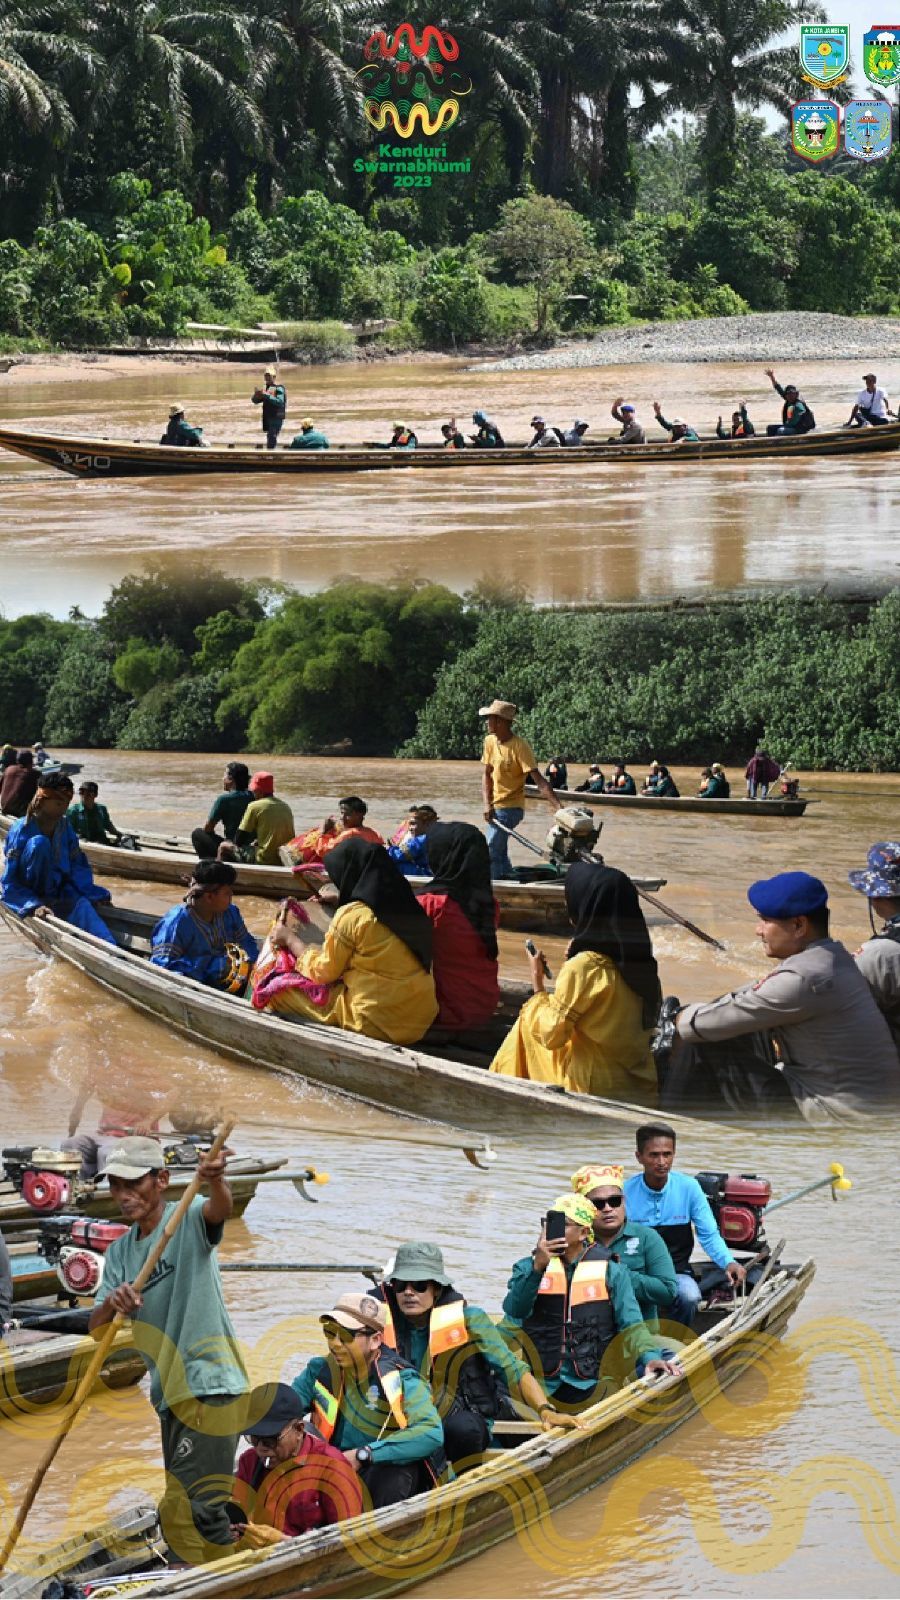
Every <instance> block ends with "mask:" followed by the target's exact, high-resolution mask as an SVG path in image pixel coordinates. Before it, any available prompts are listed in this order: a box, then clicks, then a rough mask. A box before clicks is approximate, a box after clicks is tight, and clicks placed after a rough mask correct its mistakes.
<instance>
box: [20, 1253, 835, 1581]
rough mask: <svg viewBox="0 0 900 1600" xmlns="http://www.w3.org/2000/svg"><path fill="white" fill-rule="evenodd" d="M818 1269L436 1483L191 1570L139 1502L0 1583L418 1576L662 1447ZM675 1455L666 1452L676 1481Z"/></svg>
mask: <svg viewBox="0 0 900 1600" xmlns="http://www.w3.org/2000/svg"><path fill="white" fill-rule="evenodd" d="M814 1272H815V1267H814V1264H813V1262H812V1261H806V1262H804V1263H803V1265H802V1266H799V1267H777V1268H776V1269H775V1271H774V1272H773V1273H772V1274H771V1276H770V1277H769V1278H768V1279H766V1281H765V1282H762V1283H760V1285H759V1286H758V1288H757V1289H756V1290H755V1291H754V1292H753V1293H752V1294H751V1295H750V1296H748V1298H747V1300H746V1302H745V1303H744V1304H743V1305H741V1303H740V1302H739V1303H738V1306H737V1308H736V1309H734V1310H732V1311H730V1312H729V1313H727V1314H726V1315H724V1316H722V1317H721V1318H720V1319H719V1320H718V1322H717V1323H716V1324H715V1325H714V1326H712V1327H711V1328H709V1329H708V1331H707V1332H705V1333H704V1334H703V1335H702V1336H701V1337H700V1338H698V1339H696V1340H695V1341H694V1342H693V1343H692V1344H690V1345H689V1346H688V1347H687V1348H686V1349H685V1350H684V1351H683V1352H682V1356H681V1359H682V1362H683V1365H684V1368H685V1377H684V1378H681V1379H677V1378H665V1379H662V1380H657V1381H643V1382H637V1383H632V1384H629V1385H628V1386H627V1387H625V1388H623V1389H621V1390H620V1391H619V1392H618V1393H616V1394H613V1395H612V1396H611V1397H610V1398H609V1399H607V1400H604V1401H601V1402H600V1403H599V1404H598V1405H596V1406H593V1407H591V1408H590V1409H589V1410H587V1411H585V1412H584V1413H583V1414H582V1420H583V1421H584V1423H585V1427H584V1428H583V1429H577V1430H576V1429H572V1430H569V1429H566V1430H563V1429H561V1428H557V1429H554V1431H553V1432H552V1433H549V1434H541V1433H540V1432H535V1431H534V1429H530V1430H525V1429H523V1430H522V1431H523V1432H526V1431H527V1432H528V1434H529V1435H530V1436H527V1437H526V1438H525V1439H524V1440H523V1442H522V1443H520V1444H518V1445H517V1446H516V1447H515V1448H512V1449H508V1450H502V1449H500V1450H496V1451H491V1452H489V1453H488V1455H487V1458H486V1459H485V1461H484V1462H483V1464H482V1465H481V1466H478V1467H476V1468H475V1469H474V1470H473V1471H472V1472H467V1473H465V1474H464V1475H463V1476H462V1477H460V1478H458V1479H457V1480H456V1481H455V1482H454V1483H451V1484H448V1485H447V1486H446V1487H444V1488H440V1489H436V1490H432V1491H431V1492H430V1493H428V1494H421V1495H417V1496H416V1497H415V1499H413V1500H407V1501H405V1502H403V1503H401V1504H400V1505H396V1506H391V1507H389V1508H388V1509H386V1510H384V1511H378V1512H370V1513H368V1514H365V1513H364V1514H363V1515H362V1516H359V1517H354V1518H352V1519H351V1520H350V1521H347V1522H343V1523H340V1524H338V1525H337V1526H336V1527H331V1528H320V1529H315V1530H313V1531H312V1532H310V1533H305V1534H301V1535H300V1536H299V1537H298V1538H296V1539H291V1540H288V1541H285V1542H284V1543H282V1544H279V1545H277V1546H275V1547H271V1546H270V1547H269V1548H268V1549H267V1550H258V1551H253V1552H248V1553H246V1554H242V1555H232V1556H227V1557H226V1558H225V1559H224V1560H222V1561H217V1562H216V1563H215V1564H214V1565H208V1566H202V1567H193V1568H191V1569H189V1570H188V1571H185V1570H184V1569H182V1570H181V1571H176V1570H172V1569H170V1568H167V1567H166V1566H165V1565H164V1564H163V1562H162V1561H161V1560H160V1559H159V1558H158V1557H154V1555H153V1553H152V1541H153V1540H154V1538H155V1537H156V1535H157V1534H158V1527H157V1525H156V1519H155V1514H154V1513H153V1511H152V1510H151V1509H150V1508H147V1507H141V1508H136V1509H135V1510H134V1511H133V1512H132V1513H130V1514H125V1515H124V1516H121V1517H119V1518H118V1519H116V1520H114V1521H112V1522H110V1523H107V1524H106V1525H105V1526H103V1527H101V1528H93V1529H90V1530H89V1531H87V1532H85V1534H84V1535H83V1536H82V1537H81V1538H80V1539H75V1540H72V1539H69V1540H68V1541H66V1543H65V1544H63V1545H58V1546H57V1547H56V1548H55V1549H53V1548H51V1549H48V1548H47V1547H46V1545H44V1546H43V1547H42V1548H34V1547H32V1550H31V1551H29V1550H28V1549H27V1547H24V1548H21V1549H20V1551H19V1554H18V1557H17V1563H18V1564H17V1566H16V1568H15V1569H14V1570H13V1571H10V1572H8V1573H7V1575H6V1576H5V1577H4V1578H3V1580H2V1581H0V1595H3V1596H4V1597H12V1596H21V1597H24V1596H37V1595H40V1594H41V1593H44V1592H46V1586H47V1584H48V1583H49V1581H50V1580H51V1578H54V1577H61V1578H68V1579H69V1580H71V1581H75V1582H78V1583H80V1584H88V1583H89V1582H90V1581H91V1580H92V1579H93V1580H95V1581H96V1582H97V1583H98V1584H100V1583H101V1582H102V1579H103V1576H104V1574H106V1575H108V1576H110V1577H111V1576H112V1575H113V1573H115V1572H119V1573H123V1572H127V1573H129V1574H130V1575H131V1576H132V1579H133V1585H134V1586H133V1587H132V1584H129V1588H128V1593H129V1596H132V1595H134V1596H140V1595H154V1596H188V1595H190V1596H198V1595H200V1596H203V1595H210V1596H217V1597H221V1600H228V1597H237V1596H242V1597H243V1596H249V1597H256V1596H272V1595H301V1596H305V1595H357V1596H358V1595H366V1596H380V1595H392V1594H399V1593H402V1592H403V1591H404V1590H409V1589H413V1588H416V1589H418V1588H421V1586H422V1585H423V1584H424V1583H426V1582H427V1581H428V1579H429V1578H432V1577H434V1576H436V1575H437V1574H438V1573H440V1574H441V1576H442V1577H443V1575H444V1574H445V1573H446V1572H447V1571H448V1570H449V1569H451V1568H454V1567H459V1566H461V1565H462V1564H463V1563H464V1562H466V1561H469V1560H471V1559H472V1558H473V1557H474V1556H478V1555H482V1554H484V1552H485V1551H487V1550H491V1549H493V1548H494V1547H495V1546H496V1545H498V1544H501V1543H502V1542H503V1541H504V1540H506V1539H509V1538H511V1537H512V1536H513V1535H514V1534H518V1535H519V1536H520V1537H521V1536H522V1535H523V1533H524V1532H525V1530H526V1529H528V1528H531V1527H534V1526H535V1525H536V1524H538V1523H540V1522H546V1519H547V1518H548V1517H549V1516H550V1514H551V1513H552V1512H554V1511H557V1510H559V1509H560V1508H561V1507H562V1506H565V1505H569V1504H570V1503H571V1502H572V1501H574V1500H577V1499H578V1498H579V1497H580V1496H581V1495H583V1494H585V1493H587V1491H588V1490H590V1489H593V1488H596V1487H597V1485H598V1484H601V1483H603V1482H604V1481H605V1480H606V1479H608V1478H610V1477H612V1476H613V1475H614V1474H615V1473H617V1472H620V1471H621V1470H622V1468H623V1467H626V1466H628V1465H629V1464H630V1463H631V1462H633V1461H635V1460H637V1458H638V1457H639V1456H642V1455H644V1454H645V1453H646V1452H647V1451H648V1450H651V1449H656V1448H659V1446H660V1445H661V1444H663V1442H664V1441H665V1440H666V1439H667V1438H668V1437H669V1436H670V1435H671V1434H673V1433H674V1432H675V1430H676V1429H677V1428H680V1427H681V1426H682V1424H683V1423H685V1422H687V1421H688V1420H689V1419H690V1418H691V1417H694V1416H696V1415H697V1413H698V1411H699V1410H700V1408H701V1407H702V1406H704V1405H706V1404H708V1403H710V1402H712V1401H713V1400H714V1399H715V1397H716V1396H717V1395H718V1394H719V1393H720V1391H721V1390H723V1389H727V1388H728V1387H729V1386H730V1385H731V1384H733V1383H734V1382H735V1381H736V1380H737V1379H738V1378H740V1377H741V1376H742V1375H743V1374H744V1373H745V1372H747V1371H748V1370H749V1369H750V1368H752V1367H753V1365H754V1364H755V1363H756V1362H757V1361H759V1360H760V1359H764V1358H765V1357H766V1356H769V1355H770V1352H771V1344H770V1342H769V1341H770V1339H771V1340H774V1339H775V1338H777V1337H779V1336H780V1335H781V1334H782V1333H783V1332H784V1330H785V1328H786V1326H787V1324H788V1321H789V1320H790V1318H791V1317H792V1315H793V1313H794V1312H795V1311H796V1309H797V1307H798V1305H799V1304H800V1302H801V1300H802V1299H803V1296H804V1294H805V1293H806V1290H807V1288H808V1287H809V1284H810V1283H811V1281H812V1278H813V1275H814ZM763 1335H767V1336H768V1337H762V1336H763ZM679 1460H680V1458H676V1457H675V1456H672V1457H670V1458H669V1461H670V1465H671V1471H672V1474H673V1477H672V1481H673V1482H674V1481H676V1480H677V1475H678V1470H679ZM547 1534H548V1538H550V1540H551V1541H553V1542H554V1543H555V1544H556V1545H557V1546H558V1545H559V1539H560V1535H559V1534H558V1532H557V1531H556V1530H554V1529H552V1527H551V1526H549V1525H548V1526H547ZM575 1548H576V1549H577V1539H576V1543H575ZM142 1570H143V1581H142V1579H141V1577H140V1573H141V1571H142ZM562 1576H563V1579H564V1578H565V1574H564V1573H563V1574H562ZM463 1589H464V1580H463ZM461 1592H462V1591H461Z"/></svg>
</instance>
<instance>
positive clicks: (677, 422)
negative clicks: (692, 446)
mask: <svg viewBox="0 0 900 1600" xmlns="http://www.w3.org/2000/svg"><path fill="white" fill-rule="evenodd" d="M653 411H654V414H655V416H656V420H657V422H658V423H659V425H660V427H661V428H665V430H666V432H667V434H668V435H669V437H670V438H671V440H672V443H673V444H677V443H678V440H679V439H699V437H700V435H699V433H698V432H697V429H696V428H692V427H691V425H690V423H689V422H685V420H684V418H683V417H673V418H672V421H671V422H667V421H666V419H665V417H664V416H663V414H662V410H661V409H660V404H659V401H658V400H654V402H653Z"/></svg>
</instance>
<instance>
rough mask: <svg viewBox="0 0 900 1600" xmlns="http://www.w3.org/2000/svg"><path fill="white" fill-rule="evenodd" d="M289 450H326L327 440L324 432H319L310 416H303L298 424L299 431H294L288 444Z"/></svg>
mask: <svg viewBox="0 0 900 1600" xmlns="http://www.w3.org/2000/svg"><path fill="white" fill-rule="evenodd" d="M288 449H289V450H327V449H328V440H327V438H326V437H325V434H324V433H320V432H319V430H318V428H317V427H316V426H315V423H314V422H313V419H312V417H304V418H303V421H302V422H301V424H300V432H299V433H295V434H294V437H293V439H292V440H291V442H290V444H289V445H288Z"/></svg>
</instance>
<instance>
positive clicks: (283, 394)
mask: <svg viewBox="0 0 900 1600" xmlns="http://www.w3.org/2000/svg"><path fill="white" fill-rule="evenodd" d="M250 398H251V399H252V401H253V404H254V405H255V406H262V426H263V432H264V434H265V436H266V449H267V450H274V449H275V446H276V445H277V443H278V435H279V434H280V432H281V430H282V428H283V427H284V418H285V413H286V411H287V390H286V389H285V387H284V384H283V383H279V382H278V374H277V372H276V371H275V368H274V367H266V370H265V372H264V373H263V387H262V388H261V389H254V391H253V394H252V395H251V397H250Z"/></svg>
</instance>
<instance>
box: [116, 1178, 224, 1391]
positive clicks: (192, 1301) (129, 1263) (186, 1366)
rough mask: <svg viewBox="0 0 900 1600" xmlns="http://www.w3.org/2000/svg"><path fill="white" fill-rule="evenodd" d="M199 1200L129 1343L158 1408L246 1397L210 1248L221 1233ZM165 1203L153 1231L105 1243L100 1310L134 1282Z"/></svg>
mask: <svg viewBox="0 0 900 1600" xmlns="http://www.w3.org/2000/svg"><path fill="white" fill-rule="evenodd" d="M205 1204H206V1201H205V1200H204V1198H203V1196H202V1195H198V1196H197V1198H196V1199H195V1200H194V1201H192V1203H191V1206H190V1209H189V1211H188V1213H187V1216H186V1217H185V1218H184V1220H183V1222H182V1224H181V1227H180V1228H179V1229H178V1232H177V1233H176V1235H175V1237H174V1239H172V1240H171V1241H170V1243H169V1244H168V1245H167V1246H166V1249H165V1251H164V1252H163V1255H162V1259H161V1260H160V1261H158V1262H157V1265H156V1268H155V1270H154V1272H153V1273H152V1274H151V1276H150V1281H149V1283H148V1284H147V1285H146V1286H145V1288H144V1290H143V1298H144V1303H143V1305H142V1306H141V1309H140V1311H139V1312H138V1313H137V1315H136V1316H135V1317H134V1319H133V1327H134V1342H135V1345H136V1346H137V1348H138V1350H139V1351H140V1353H141V1355H142V1356H143V1358H144V1360H145V1362H146V1363H147V1369H148V1371H149V1373H150V1401H151V1404H152V1405H153V1406H154V1407H155V1409H156V1410H157V1411H166V1410H170V1409H171V1408H172V1407H173V1406H175V1405H177V1404H178V1403H179V1402H180V1401H183V1400H187V1399H190V1398H192V1397H194V1398H200V1397H201V1396H203V1395H211V1394H234V1395H238V1394H244V1393H245V1392H246V1390H247V1389H248V1388H249V1384H248V1382H247V1373H246V1369H245V1367H244V1363H243V1361H242V1359H241V1355H240V1351H239V1349H238V1346H237V1340H236V1338H235V1332H234V1329H233V1327H232V1326H231V1322H230V1319H229V1316H228V1312H227V1311H226V1309H225V1301H224V1299H223V1296H222V1279H221V1277H220V1276H219V1267H218V1263H217V1261H216V1256H215V1247H216V1245H217V1244H218V1243H219V1242H220V1240H221V1238H222V1233H223V1231H224V1229H223V1227H222V1225H221V1224H219V1225H217V1226H216V1227H212V1228H207V1225H206V1223H205V1221H204V1219H203V1207H204V1205H205ZM174 1210H175V1206H174V1203H173V1202H171V1201H170V1202H169V1204H168V1205H166V1206H165V1208H164V1210H163V1214H162V1217H161V1219H160V1222H159V1224H158V1226H157V1227H156V1228H154V1230H153V1232H152V1233H150V1234H148V1235H147V1237H146V1238H144V1239H142V1238H141V1237H140V1235H139V1233H138V1230H137V1226H136V1225H135V1226H134V1227H133V1228H129V1230H128V1232H127V1233H124V1234H123V1235H122V1237H121V1239H116V1240H114V1242H113V1243H112V1244H111V1245H110V1247H109V1249H108V1251H107V1253H106V1256H105V1258H104V1268H103V1283H102V1285H101V1288H100V1292H99V1294H98V1295H97V1296H96V1299H95V1304H96V1305H100V1304H102V1302H103V1301H104V1300H106V1299H107V1298H108V1296H109V1295H110V1293H111V1292H112V1290H113V1289H118V1287H119V1285H120V1284H123V1283H133V1282H134V1280H135V1278H136V1277H137V1275H138V1272H139V1271H140V1269H141V1267H142V1266H143V1264H144V1262H145V1261H146V1259H147V1256H148V1255H149V1253H150V1251H151V1249H152V1248H153V1246H154V1245H155V1244H156V1242H157V1240H158V1239H159V1236H160V1232H161V1231H162V1228H163V1226H164V1224H165V1223H166V1222H167V1221H168V1218H169V1217H170V1216H171V1214H172V1212H173V1211H174Z"/></svg>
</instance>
